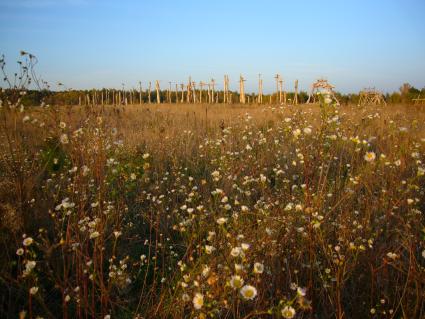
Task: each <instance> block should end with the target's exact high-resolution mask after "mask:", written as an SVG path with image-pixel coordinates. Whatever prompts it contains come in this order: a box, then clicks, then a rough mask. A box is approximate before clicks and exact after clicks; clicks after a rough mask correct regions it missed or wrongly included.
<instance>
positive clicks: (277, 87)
mask: <svg viewBox="0 0 425 319" xmlns="http://www.w3.org/2000/svg"><path fill="white" fill-rule="evenodd" d="M274 78H275V79H276V104H277V98H278V94H279V79H280V75H279V74H276V75H275V77H274Z"/></svg>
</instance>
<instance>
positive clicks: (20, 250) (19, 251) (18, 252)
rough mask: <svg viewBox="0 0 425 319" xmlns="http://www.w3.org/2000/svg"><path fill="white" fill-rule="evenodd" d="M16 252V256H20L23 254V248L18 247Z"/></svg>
mask: <svg viewBox="0 0 425 319" xmlns="http://www.w3.org/2000/svg"><path fill="white" fill-rule="evenodd" d="M16 254H17V255H18V256H22V255H23V254H24V250H23V249H22V248H18V250H16Z"/></svg>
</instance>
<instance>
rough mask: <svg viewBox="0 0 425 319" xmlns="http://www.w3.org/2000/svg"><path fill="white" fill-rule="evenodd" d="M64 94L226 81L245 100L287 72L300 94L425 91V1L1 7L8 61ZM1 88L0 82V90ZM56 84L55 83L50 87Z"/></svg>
mask: <svg viewBox="0 0 425 319" xmlns="http://www.w3.org/2000/svg"><path fill="white" fill-rule="evenodd" d="M20 50H25V51H28V52H31V53H33V54H35V55H36V56H37V57H38V59H39V61H40V62H39V65H38V66H37V69H38V73H40V74H41V75H42V76H43V78H44V79H45V80H47V81H49V82H51V83H57V82H58V81H60V82H63V83H64V84H65V85H66V86H67V87H68V88H101V87H117V88H118V87H121V83H125V86H126V87H127V88H130V87H137V85H138V84H137V83H138V81H142V85H143V86H144V87H146V83H147V82H149V81H154V80H156V79H158V80H160V81H161V82H160V83H161V86H162V87H165V86H168V82H169V81H172V82H173V83H175V82H178V83H181V82H182V81H187V78H188V76H189V75H191V76H192V78H193V79H194V80H195V81H197V82H199V81H201V80H203V81H207V80H209V79H211V78H215V79H216V81H217V82H218V83H219V88H221V87H222V82H223V75H224V74H228V75H229V77H230V88H231V89H233V90H236V89H237V88H238V82H237V81H238V78H239V74H240V73H242V74H243V76H244V77H245V78H246V80H247V82H246V88H247V91H248V92H251V91H254V90H255V91H256V88H257V78H258V73H261V74H262V75H263V81H264V91H268V92H269V91H271V90H273V88H274V87H275V84H274V79H273V76H274V75H275V74H276V73H280V74H281V75H282V76H283V78H284V80H285V83H286V85H287V86H290V87H291V89H292V87H293V83H294V80H295V79H299V81H300V87H301V89H304V90H308V88H309V87H310V85H311V83H312V81H314V80H315V79H316V78H319V77H325V78H327V79H328V80H329V81H330V82H331V83H332V84H334V85H335V86H336V89H337V90H339V91H341V92H345V93H347V92H357V91H358V90H360V89H362V88H363V87H369V86H374V87H376V88H378V89H380V90H383V91H384V92H387V91H393V90H397V89H398V88H399V86H400V85H401V84H402V83H404V82H409V83H411V84H412V85H414V86H416V87H418V88H422V87H425V0H398V1H397V0H322V1H313V0H310V1H309V0H304V1H303V0H297V1H294V0H291V1H286V0H280V1H278V0H273V1H272V0H256V1H255V0H244V1H243V0H240V1H239V0H234V1H232V0H227V1H224V0H210V1H203V0H197V1H196V0H190V1H189V0H188V1H185V0H156V1H153V0H151V1H147V0H140V1H136V0H133V1H129V0H128V1H126V0H122V1H118V0H116V1H112V0H0V53H4V54H5V55H6V59H7V60H8V61H9V65H8V68H9V71H12V72H13V71H14V62H15V61H16V60H17V58H18V55H19V51H20ZM0 83H1V82H0ZM53 87H54V86H53Z"/></svg>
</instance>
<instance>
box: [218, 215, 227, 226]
mask: <svg viewBox="0 0 425 319" xmlns="http://www.w3.org/2000/svg"><path fill="white" fill-rule="evenodd" d="M226 222H227V218H226V217H220V218H219V219H217V224H219V225H223V224H224V223H226Z"/></svg>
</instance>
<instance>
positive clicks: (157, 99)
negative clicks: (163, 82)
mask: <svg viewBox="0 0 425 319" xmlns="http://www.w3.org/2000/svg"><path fill="white" fill-rule="evenodd" d="M155 89H156V103H157V104H159V103H161V98H160V96H159V81H158V80H156V81H155Z"/></svg>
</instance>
